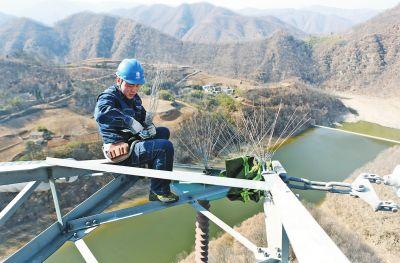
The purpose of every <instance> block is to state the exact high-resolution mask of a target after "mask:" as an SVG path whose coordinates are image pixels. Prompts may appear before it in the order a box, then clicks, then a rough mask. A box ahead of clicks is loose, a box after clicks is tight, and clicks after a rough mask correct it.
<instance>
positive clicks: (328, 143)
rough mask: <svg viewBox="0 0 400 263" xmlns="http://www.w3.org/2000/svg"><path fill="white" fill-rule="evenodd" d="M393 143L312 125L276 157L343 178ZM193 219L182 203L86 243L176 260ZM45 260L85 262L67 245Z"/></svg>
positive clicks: (243, 213) (123, 255) (242, 211)
mask: <svg viewBox="0 0 400 263" xmlns="http://www.w3.org/2000/svg"><path fill="white" fill-rule="evenodd" d="M354 127H356V128H354ZM343 129H348V130H352V129H353V130H356V131H357V132H364V133H369V134H372V135H377V136H382V135H381V134H387V133H388V132H389V133H390V134H391V133H392V132H393V133H394V136H395V137H396V136H399V135H400V132H399V131H396V130H394V131H392V130H390V131H389V130H388V129H386V128H384V127H381V126H380V127H376V125H373V124H368V123H362V124H360V125H358V126H351V125H348V126H346V125H345V126H343ZM371 130H373V131H371ZM391 146H393V144H391V143H387V142H382V141H378V140H373V139H369V138H364V137H359V136H356V135H351V134H346V133H340V132H336V131H330V130H324V129H310V130H309V131H307V132H305V133H303V134H301V135H300V136H298V137H297V138H296V139H294V140H292V141H291V142H290V143H288V144H286V145H285V146H284V147H282V148H281V149H280V151H279V152H277V153H276V155H275V157H274V159H276V160H279V161H280V162H281V163H282V164H283V166H284V167H285V168H286V170H287V172H288V173H289V174H290V175H291V176H297V177H305V178H308V179H310V180H321V181H343V180H344V179H345V178H347V177H348V176H349V175H350V174H351V173H352V172H353V171H354V170H355V169H357V168H359V167H360V166H362V165H363V164H365V163H367V162H369V161H370V160H372V159H374V158H375V157H376V155H377V154H379V153H380V152H381V151H383V150H385V149H387V148H389V147H391ZM366 172H368V171H366ZM296 193H299V194H300V197H301V198H302V199H304V200H306V201H309V202H313V203H317V202H319V201H321V200H322V199H323V197H324V194H323V193H321V192H316V191H300V190H299V191H296ZM211 210H212V212H213V213H214V214H215V215H217V216H218V217H220V218H221V219H222V220H224V221H225V222H227V223H228V224H229V225H231V226H233V225H236V224H239V223H240V222H242V221H243V220H245V219H246V218H248V217H250V216H252V215H254V214H256V213H258V212H260V211H262V204H261V203H259V204H255V203H248V204H243V203H241V202H230V201H228V200H227V199H223V200H218V201H214V202H212V204H211ZM194 222H195V211H194V209H193V208H192V207H190V206H189V205H183V206H178V207H173V208H169V209H164V210H163V211H159V212H155V213H151V214H148V215H143V216H139V217H135V218H131V219H126V220H121V221H119V222H115V223H110V224H106V225H103V226H101V227H98V228H97V229H96V230H94V231H93V232H92V233H90V234H89V235H88V236H87V237H85V242H86V244H87V245H88V246H89V248H90V249H91V251H92V252H93V254H94V255H95V256H96V258H97V259H98V260H99V262H174V261H176V258H177V256H178V255H179V254H180V253H182V252H190V251H191V250H192V249H193V244H194ZM210 234H211V236H212V237H215V236H217V235H219V234H221V231H220V230H219V229H217V227H215V226H214V225H213V224H211V231H210ZM258 245H262V244H258ZM46 262H68V263H70V262H84V260H83V258H82V257H81V256H80V254H79V252H78V251H77V249H76V248H75V246H74V245H73V244H72V243H67V244H65V245H64V246H63V247H62V248H60V249H59V250H58V251H57V252H56V253H55V254H54V255H53V256H51V257H50V258H49V259H48V260H47V261H46Z"/></svg>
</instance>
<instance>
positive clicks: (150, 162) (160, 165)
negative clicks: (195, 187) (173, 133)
mask: <svg viewBox="0 0 400 263" xmlns="http://www.w3.org/2000/svg"><path fill="white" fill-rule="evenodd" d="M156 131H157V133H156V136H155V137H154V138H151V139H147V140H143V141H140V142H137V143H136V144H135V147H134V149H133V151H132V154H131V156H130V157H129V158H128V159H127V160H125V161H124V162H123V163H121V164H122V165H126V166H134V167H144V166H145V165H147V167H148V168H150V169H155V170H164V171H172V168H173V161H174V146H173V145H172V143H171V142H170V141H169V140H168V139H169V136H170V132H169V129H168V128H166V127H157V128H156ZM170 182H171V181H170V180H163V179H157V178H151V179H150V191H152V192H153V193H156V194H165V193H168V192H169V191H170V186H169V184H170Z"/></svg>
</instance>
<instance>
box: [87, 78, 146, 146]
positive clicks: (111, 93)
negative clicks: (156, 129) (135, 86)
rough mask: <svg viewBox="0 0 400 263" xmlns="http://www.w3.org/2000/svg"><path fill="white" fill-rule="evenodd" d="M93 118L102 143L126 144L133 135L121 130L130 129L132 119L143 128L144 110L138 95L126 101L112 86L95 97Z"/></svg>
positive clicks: (115, 87)
mask: <svg viewBox="0 0 400 263" xmlns="http://www.w3.org/2000/svg"><path fill="white" fill-rule="evenodd" d="M94 118H95V120H96V121H97V123H98V125H99V131H100V134H101V136H102V138H103V142H104V143H116V142H121V141H124V142H128V140H129V139H130V138H131V137H132V135H133V134H132V133H130V132H126V131H125V132H124V131H123V130H127V129H130V127H131V126H132V121H133V118H134V119H135V120H137V121H138V122H140V124H142V125H143V127H145V125H144V120H145V118H146V110H145V109H144V107H143V106H142V100H141V99H140V97H139V95H137V94H136V95H135V97H133V99H128V98H126V97H125V96H124V94H122V92H121V91H120V90H119V89H118V87H117V86H116V85H114V86H111V87H109V88H108V89H106V90H105V91H104V92H103V93H101V94H100V95H99V96H98V97H97V103H96V108H95V110H94Z"/></svg>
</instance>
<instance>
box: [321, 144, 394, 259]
mask: <svg viewBox="0 0 400 263" xmlns="http://www.w3.org/2000/svg"><path fill="white" fill-rule="evenodd" d="M398 164H400V147H399V146H396V147H392V148H390V149H388V150H386V151H384V152H382V153H381V154H379V155H378V156H377V157H376V158H375V160H373V161H372V162H370V163H368V164H366V165H364V166H363V167H360V168H359V169H357V170H356V171H354V173H353V174H352V175H351V176H350V178H349V179H348V180H350V181H351V180H354V178H355V177H356V176H358V175H359V174H361V173H364V172H368V173H376V174H378V175H381V176H383V175H386V174H390V173H392V171H393V169H394V167H395V166H396V165H398ZM374 188H375V190H376V192H377V194H378V196H379V197H380V198H381V199H382V200H393V201H394V202H397V203H399V201H400V199H399V198H398V197H397V196H396V195H395V194H394V191H393V190H392V188H390V187H388V186H383V185H374ZM321 209H322V210H323V211H324V212H325V213H327V214H328V216H330V217H331V218H334V219H335V220H338V221H340V222H342V224H344V225H345V226H346V227H347V228H348V229H352V230H353V233H354V235H357V236H359V237H360V238H361V239H363V240H365V241H366V243H367V244H368V245H369V246H371V247H373V248H374V250H375V251H376V253H377V255H378V256H379V257H381V258H382V259H384V262H390V263H396V262H398V259H399V258H400V252H399V251H400V243H399V239H400V236H399V233H400V227H399V226H400V218H399V215H398V214H394V213H386V212H373V211H372V208H371V207H370V206H368V205H367V204H366V203H364V202H363V201H361V200H358V199H353V198H352V197H350V196H344V195H333V194H328V196H327V198H326V200H325V201H324V203H323V204H322V205H321Z"/></svg>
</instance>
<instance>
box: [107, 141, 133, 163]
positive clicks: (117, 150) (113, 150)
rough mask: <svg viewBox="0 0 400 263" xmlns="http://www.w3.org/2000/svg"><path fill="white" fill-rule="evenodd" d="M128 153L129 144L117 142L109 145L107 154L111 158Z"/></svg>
mask: <svg viewBox="0 0 400 263" xmlns="http://www.w3.org/2000/svg"><path fill="white" fill-rule="evenodd" d="M128 153H129V145H128V144H127V143H125V142H118V143H114V144H111V145H110V149H109V150H108V152H107V156H108V157H109V158H110V159H111V160H112V159H114V158H117V157H119V156H122V155H125V154H128Z"/></svg>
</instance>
